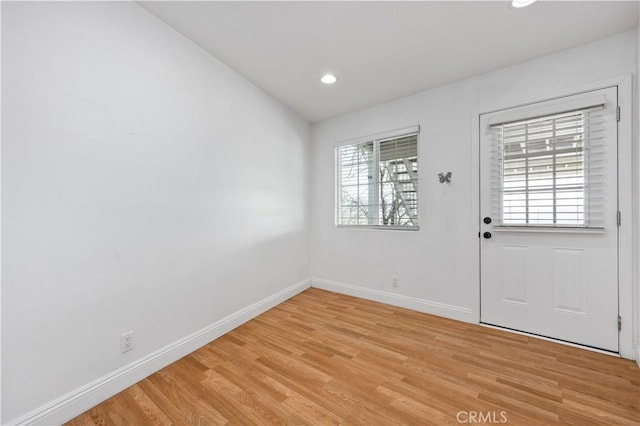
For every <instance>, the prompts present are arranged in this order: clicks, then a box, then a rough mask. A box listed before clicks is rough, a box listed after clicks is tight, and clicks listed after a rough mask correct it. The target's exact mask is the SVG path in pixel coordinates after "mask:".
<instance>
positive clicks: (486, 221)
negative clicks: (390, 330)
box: [482, 216, 491, 225]
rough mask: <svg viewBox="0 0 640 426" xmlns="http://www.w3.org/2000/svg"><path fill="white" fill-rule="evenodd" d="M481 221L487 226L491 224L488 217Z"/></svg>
mask: <svg viewBox="0 0 640 426" xmlns="http://www.w3.org/2000/svg"><path fill="white" fill-rule="evenodd" d="M482 221H483V222H484V223H486V224H487V225H488V224H490V223H491V218H490V217H489V216H487V217H485V218H484V219H482Z"/></svg>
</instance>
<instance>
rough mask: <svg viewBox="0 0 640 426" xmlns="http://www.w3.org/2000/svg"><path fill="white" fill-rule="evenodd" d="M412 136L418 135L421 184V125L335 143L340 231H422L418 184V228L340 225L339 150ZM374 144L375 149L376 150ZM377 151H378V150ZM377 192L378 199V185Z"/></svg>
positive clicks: (336, 215) (336, 220)
mask: <svg viewBox="0 0 640 426" xmlns="http://www.w3.org/2000/svg"><path fill="white" fill-rule="evenodd" d="M410 134H416V135H417V136H416V139H417V141H416V150H417V156H418V182H420V173H421V169H420V125H415V126H409V127H402V128H398V129H394V130H389V131H385V132H378V133H372V134H369V135H366V136H360V137H357V138H350V139H342V140H340V141H338V142H336V143H335V145H334V161H333V163H334V168H335V182H334V183H335V185H334V222H333V223H334V226H335V227H336V228H339V229H349V230H361V231H365V230H375V231H419V230H420V216H421V214H420V212H421V211H422V185H420V183H418V212H419V213H418V225H416V226H409V225H405V226H389V225H342V224H340V223H339V221H340V220H339V217H340V188H341V187H342V182H341V178H340V159H339V148H340V147H342V146H345V145H356V144H360V143H366V142H381V141H385V140H388V139H395V138H397V137H401V136H406V135H410ZM375 145H376V144H375V143H374V149H376V148H375ZM376 151H377V149H376ZM377 155H378V154H377V152H376V160H377ZM374 163H375V167H376V170H377V169H378V167H379V164H378V161H374ZM374 187H375V191H376V199H377V196H378V195H379V194H378V189H377V185H374ZM378 219H379V218H378V211H377V209H376V212H375V220H376V221H377V220H378Z"/></svg>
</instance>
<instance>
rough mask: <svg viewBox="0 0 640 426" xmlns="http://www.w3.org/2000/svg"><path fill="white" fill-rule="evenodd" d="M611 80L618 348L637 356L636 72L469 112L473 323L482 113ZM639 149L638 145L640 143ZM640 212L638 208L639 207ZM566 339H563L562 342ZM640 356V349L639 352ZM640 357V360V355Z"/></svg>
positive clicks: (608, 84) (476, 298)
mask: <svg viewBox="0 0 640 426" xmlns="http://www.w3.org/2000/svg"><path fill="white" fill-rule="evenodd" d="M611 86H617V87H618V105H619V106H620V121H619V122H618V210H619V211H620V213H621V217H622V221H621V225H620V228H619V238H618V283H619V289H618V298H619V300H618V306H619V313H620V317H621V318H622V329H621V330H620V335H619V339H620V346H619V354H620V356H621V357H623V358H628V359H635V357H636V356H637V355H636V353H639V352H640V351H639V349H638V348H639V347H640V335H639V334H640V324H639V322H640V321H639V319H638V314H639V312H638V311H639V310H640V307H639V306H638V300H637V299H638V294H640V289H639V288H638V287H639V285H638V277H637V276H636V275H635V274H636V273H635V271H634V263H633V259H634V254H635V255H638V254H640V253H634V244H637V243H638V241H634V238H635V239H638V236H635V234H637V233H638V230H640V224H638V223H637V222H638V218H635V219H634V217H635V215H634V206H635V204H636V203H635V201H636V198H635V196H634V180H633V179H634V178H633V177H634V176H636V174H635V173H637V172H638V171H636V170H634V169H633V158H634V157H633V154H634V152H633V149H632V133H633V124H632V116H633V110H632V105H633V92H632V76H631V75H630V74H627V75H622V76H618V77H613V78H609V79H605V80H600V81H595V82H592V83H588V84H583V85H579V86H575V87H570V88H567V89H563V90H556V91H552V92H549V93H544V94H540V95H535V96H532V97H527V98H515V99H513V100H511V101H506V102H499V103H495V104H491V103H487V104H485V105H481V106H480V107H477V108H474V109H473V112H472V116H471V135H472V138H471V172H472V176H474V177H475V178H476V179H475V182H477V185H475V186H474V188H473V191H472V192H471V194H472V200H471V205H472V210H471V211H472V213H473V214H472V218H471V221H472V227H471V229H473V230H474V233H473V235H471V236H470V238H473V239H474V240H476V242H477V250H476V251H475V253H476V257H475V266H476V270H477V274H476V278H475V282H474V285H473V290H474V291H473V302H472V318H473V321H474V323H476V324H480V238H479V234H477V235H476V233H477V232H479V231H480V220H481V218H480V184H479V182H480V115H481V114H487V113H491V112H497V111H500V110H505V109H510V108H515V107H519V106H524V105H528V104H532V103H537V102H543V101H548V100H553V99H557V98H562V97H566V96H570V95H574V94H578V93H582V92H589V91H593V90H598V89H604V88H607V87H611ZM639 149H640V147H639ZM637 213H640V212H637ZM634 230H635V234H634ZM559 343H562V342H559ZM639 356H640V355H639ZM638 361H639V362H640V360H638Z"/></svg>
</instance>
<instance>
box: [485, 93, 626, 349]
mask: <svg viewBox="0 0 640 426" xmlns="http://www.w3.org/2000/svg"><path fill="white" fill-rule="evenodd" d="M593 99H601V101H598V105H600V104H601V105H602V106H599V107H598V108H599V111H598V113H597V114H598V115H597V116H598V117H599V118H598V120H602V123H601V124H602V126H601V127H602V130H601V131H600V132H599V133H598V138H600V137H602V138H603V139H598V141H595V136H592V138H593V141H591V140H589V137H588V132H587V131H586V130H585V131H584V134H582V133H580V134H578V133H577V134H575V135H574V134H573V133H571V135H570V136H569V139H567V137H564V136H563V134H568V133H567V132H565V133H563V130H562V129H564V128H569V127H570V126H571V125H572V124H566V123H565V121H567V120H569V119H567V120H565V119H564V118H562V116H560V118H558V119H556V120H555V121H549V123H551V124H550V125H549V126H551V127H553V129H552V130H553V132H552V136H549V137H548V138H547V139H545V137H544V136H542V137H538V136H536V133H535V132H539V133H540V134H543V132H542V131H541V130H540V129H542V128H543V127H541V126H542V125H539V124H536V123H534V124H531V125H530V127H522V128H523V129H527V130H525V131H524V133H523V134H524V135H525V136H524V138H529V139H527V140H524V139H522V140H523V141H524V142H522V143H520V145H521V146H522V153H520V146H519V145H518V143H517V141H518V140H519V139H516V137H515V136H514V137H512V139H511V140H510V141H516V142H515V143H513V142H509V143H510V145H509V144H508V143H507V142H505V141H507V139H506V136H504V135H505V134H506V133H505V132H506V130H504V128H501V130H500V131H501V132H502V133H500V135H501V136H500V139H499V140H497V139H496V136H495V135H496V124H495V123H501V121H500V117H501V115H503V116H504V115H506V116H517V117H520V118H523V119H526V117H527V111H528V110H527V109H530V111H531V114H534V115H529V116H528V117H540V116H541V115H542V114H540V113H539V112H540V111H544V114H546V115H553V114H560V113H563V112H565V111H568V110H567V109H563V105H568V106H571V108H574V107H575V106H576V105H580V104H581V102H583V101H584V102H585V103H586V102H591V103H593V101H592V100H593ZM565 100H566V103H564V102H563V101H564V100H554V101H551V102H549V103H544V102H543V103H538V104H533V105H528V106H524V107H519V108H515V109H512V110H510V111H508V112H505V111H500V112H496V113H491V114H483V115H481V117H480V131H481V133H480V153H481V154H480V213H481V219H482V218H485V217H490V218H491V221H490V223H488V224H487V223H486V222H485V221H484V220H480V229H481V232H482V234H484V233H486V232H489V233H490V238H486V237H485V235H482V238H481V243H480V255H481V274H480V275H481V276H480V279H481V322H483V323H487V324H492V325H496V326H501V327H506V328H510V329H515V330H520V331H524V332H529V333H533V334H538V335H542V336H547V337H551V338H555V339H560V340H564V341H568V342H574V343H578V344H582V345H587V346H592V347H596V348H601V349H604V350H609V351H613V352H617V351H618V328H617V320H618V269H617V268H618V251H617V250H618V227H617V194H618V190H617V123H616V119H615V108H616V106H617V88H615V87H613V88H608V89H603V90H599V91H594V92H589V93H586V94H580V95H575V96H570V97H567V98H565ZM585 105H586V104H585ZM574 109H576V108H574ZM589 117H591V116H589V115H588V114H585V115H584V120H582V121H579V123H581V124H580V126H583V127H584V128H585V129H586V126H587V125H588V120H590V119H591V118H589ZM594 117H595V116H594ZM563 120H565V121H563ZM593 120H595V118H593ZM576 123H578V121H576ZM509 125H510V124H509ZM514 126H515V125H514ZM527 126H529V125H527ZM536 126H537V127H536ZM562 126H565V127H562ZM576 126H577V125H576ZM576 126H574V127H576ZM551 127H549V128H550V129H551ZM514 128H515V127H514ZM529 128H531V129H533V130H531V135H533V136H531V135H529V133H527V132H528V129H529ZM543 130H544V129H543ZM571 131H576V130H575V129H574V130H569V131H568V132H569V133H570V132H571ZM550 134H551V133H550ZM593 134H595V133H593ZM581 135H582V136H581ZM518 137H519V136H518ZM571 137H573V138H575V140H576V142H575V143H573V144H572V143H571V141H572V139H570V138H571ZM536 138H537V139H536ZM563 138H564V139H563ZM580 138H584V140H581V139H580ZM603 141H604V142H603ZM581 143H582V144H583V145H580V144H581ZM596 143H601V144H602V146H601V147H600V148H598V149H600V150H601V151H598V149H596V148H595V144H596ZM545 144H546V145H545ZM590 144H592V145H590ZM576 146H577V148H576ZM580 146H582V147H583V148H580ZM591 146H593V147H594V148H593V149H592V150H591ZM514 147H515V148H514ZM545 147H546V151H548V152H546V151H545ZM536 149H538V151H536ZM496 150H498V151H499V152H500V155H499V158H500V160H499V161H501V163H500V164H501V165H500V167H496ZM567 151H571V152H569V153H567ZM590 155H591V156H596V155H598V156H602V158H601V160H602V161H600V159H599V160H598V161H599V162H597V163H596V162H593V161H591V160H592V159H590V158H589V156H590ZM509 161H510V163H509ZM590 161H591V162H590ZM594 164H597V165H596V166H594ZM581 167H582V169H581ZM594 167H598V168H602V170H600V169H599V170H595V171H594V170H592V169H590V168H594ZM508 173H511V175H508ZM590 173H593V174H594V176H595V175H597V177H595V178H593V179H592V181H590V177H589V176H591V175H590ZM513 176H515V177H513ZM513 182H516V183H515V184H514V183H513ZM511 188H515V189H513V190H512V189H511ZM594 188H596V189H597V191H595V190H593V189H594ZM590 197H591V198H590ZM602 197H604V199H605V200H604V202H600V203H599V204H598V202H597V201H598V200H596V198H598V199H601V198H602ZM576 200H577V201H576ZM600 201H602V200H600ZM590 209H592V210H593V212H592V211H590ZM589 215H592V216H593V217H594V218H596V217H597V220H594V221H593V223H596V222H597V226H595V225H594V226H591V225H589V220H588V218H589V217H590V216H589ZM518 221H519V223H518ZM525 221H526V223H524V222H525ZM514 223H515V225H514ZM567 224H568V225H567Z"/></svg>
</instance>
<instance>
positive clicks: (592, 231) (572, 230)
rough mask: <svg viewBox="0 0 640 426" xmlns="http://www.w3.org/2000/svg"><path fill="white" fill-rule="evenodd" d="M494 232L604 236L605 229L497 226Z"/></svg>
mask: <svg viewBox="0 0 640 426" xmlns="http://www.w3.org/2000/svg"><path fill="white" fill-rule="evenodd" d="M491 231H492V232H534V233H538V232H543V233H561V234H604V232H605V229H604V228H579V227H569V226H568V227H564V228H561V227H553V226H495V227H494V228H493V229H492V230H491Z"/></svg>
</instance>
